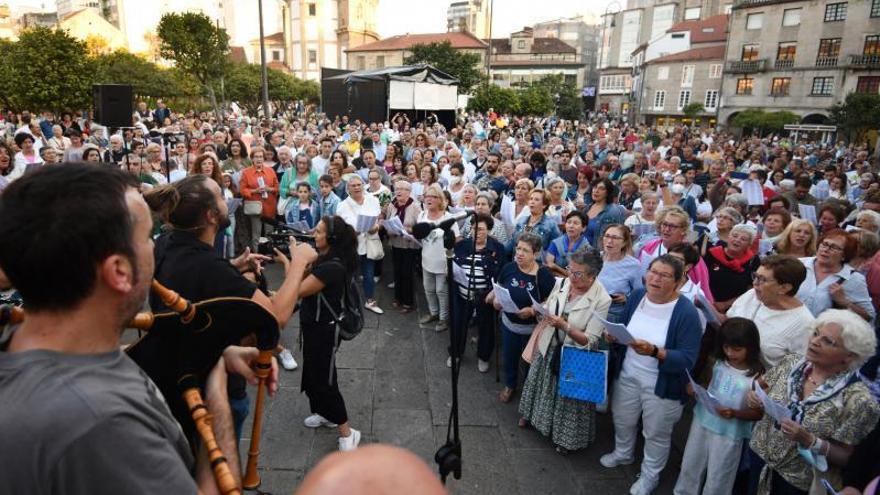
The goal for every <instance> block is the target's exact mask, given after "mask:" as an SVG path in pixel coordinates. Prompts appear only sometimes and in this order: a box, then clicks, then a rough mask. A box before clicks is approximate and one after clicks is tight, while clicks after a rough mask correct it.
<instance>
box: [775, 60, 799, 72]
mask: <svg viewBox="0 0 880 495" xmlns="http://www.w3.org/2000/svg"><path fill="white" fill-rule="evenodd" d="M792 67H794V59H793V58H790V59H787V60H777V61H776V62H775V63H774V64H773V68H774V69H776V70H788V69H791V68H792Z"/></svg>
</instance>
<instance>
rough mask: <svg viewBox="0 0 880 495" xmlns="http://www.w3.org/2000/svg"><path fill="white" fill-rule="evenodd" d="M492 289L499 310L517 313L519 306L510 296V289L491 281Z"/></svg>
mask: <svg viewBox="0 0 880 495" xmlns="http://www.w3.org/2000/svg"><path fill="white" fill-rule="evenodd" d="M492 290H494V291H495V300H496V301H498V304H500V305H501V311H504V312H505V313H518V312H519V306H517V305H516V303H515V302H513V299H511V298H510V291H509V290H507V289H505V288H504V287H501V286H500V285H498V284H496V283H494V282H493V283H492Z"/></svg>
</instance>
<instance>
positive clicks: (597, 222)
mask: <svg viewBox="0 0 880 495" xmlns="http://www.w3.org/2000/svg"><path fill="white" fill-rule="evenodd" d="M590 197H591V199H592V204H591V205H590V206H589V208H587V211H586V213H587V239H589V241H590V244H591V245H592V246H593V247H594V248H596V249H598V248H599V246H600V245H601V241H602V234H603V233H604V232H605V229H606V228H607V227H608V226H609V225H613V224H616V223H623V220H624V219H625V218H626V210H625V209H624V208H623V207H622V206H620V205H618V204H616V203H615V202H614V200H615V198H617V188H615V187H614V183H612V182H611V180H609V179H607V178H606V179H595V180H594V181H593V189H592V192H591V194H590Z"/></svg>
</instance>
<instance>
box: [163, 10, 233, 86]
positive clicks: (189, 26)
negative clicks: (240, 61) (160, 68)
mask: <svg viewBox="0 0 880 495" xmlns="http://www.w3.org/2000/svg"><path fill="white" fill-rule="evenodd" d="M156 33H157V34H158V35H159V54H160V55H161V56H162V57H163V58H165V59H168V60H172V61H174V63H175V64H176V65H177V67H178V68H180V69H181V70H183V71H184V72H186V73H189V74H192V75H193V77H195V78H196V79H197V80H198V81H199V82H201V83H202V84H204V85H205V86H208V85H209V83H211V82H212V81H213V80H214V79H217V78H219V77H220V76H222V75H223V71H224V69H225V68H226V64H227V55H228V54H229V35H227V34H226V31H225V30H223V29H221V28H219V27H217V26H215V25H214V23H213V22H212V21H211V19H210V18H209V17H208V16H206V15H204V14H197V13H193V12H185V13H183V14H174V13H171V14H165V15H163V16H162V19H161V20H159V26H158V27H157V28H156Z"/></svg>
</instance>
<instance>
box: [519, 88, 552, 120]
mask: <svg viewBox="0 0 880 495" xmlns="http://www.w3.org/2000/svg"><path fill="white" fill-rule="evenodd" d="M518 97H519V113H521V114H525V115H548V114H550V113H552V112H553V109H554V107H555V106H556V105H555V102H554V101H553V95H552V94H551V93H550V90H548V89H547V88H546V87H543V86H540V85H537V84H535V85H532V86H528V87H526V88H525V89H522V90H520V91H519V94H518Z"/></svg>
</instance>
